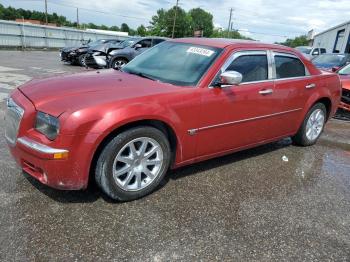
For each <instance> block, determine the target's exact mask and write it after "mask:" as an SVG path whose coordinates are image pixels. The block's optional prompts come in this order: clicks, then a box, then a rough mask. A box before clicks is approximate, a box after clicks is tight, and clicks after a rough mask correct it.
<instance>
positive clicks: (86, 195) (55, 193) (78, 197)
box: [24, 138, 292, 203]
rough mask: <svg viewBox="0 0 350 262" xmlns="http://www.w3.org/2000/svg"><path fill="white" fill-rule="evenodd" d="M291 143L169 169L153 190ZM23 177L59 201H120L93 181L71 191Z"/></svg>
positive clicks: (284, 140)
mask: <svg viewBox="0 0 350 262" xmlns="http://www.w3.org/2000/svg"><path fill="white" fill-rule="evenodd" d="M291 144H292V142H291V139H289V138H286V139H283V140H280V141H278V142H274V143H269V144H266V145H262V146H259V147H255V148H252V149H247V150H243V151H240V152H236V153H232V154H229V155H226V156H222V157H218V158H214V159H210V160H206V161H202V162H199V163H196V164H192V165H189V166H186V167H181V168H178V169H175V170H171V171H169V174H168V175H167V176H166V179H164V180H163V182H161V183H160V185H159V186H158V187H157V189H156V190H155V191H158V190H160V189H162V188H163V187H164V186H165V185H166V184H167V183H168V181H169V180H170V179H173V180H177V179H181V178H184V177H187V176H192V175H197V174H198V173H200V172H203V171H208V170H211V169H215V168H217V167H219V166H224V165H228V164H233V163H235V162H239V161H242V160H245V159H249V158H252V157H255V156H259V155H263V154H267V153H269V152H272V151H275V150H278V149H281V148H285V147H288V146H290V145H291ZM24 177H25V178H26V179H27V180H28V181H29V182H30V183H31V185H32V186H33V187H35V188H36V189H37V190H39V191H40V192H41V193H43V194H45V195H46V196H48V197H49V198H51V199H53V200H54V201H57V202H60V203H93V202H95V201H97V200H98V199H100V198H102V199H103V200H104V201H106V202H108V203H120V202H118V201H116V200H113V199H111V198H109V197H108V196H107V195H105V194H104V193H103V192H101V190H100V189H99V188H98V187H97V185H96V183H95V182H93V183H89V186H88V188H87V189H86V190H77V191H71V190H57V189H53V188H50V187H48V186H46V185H44V184H41V183H40V182H38V181H37V180H36V179H34V178H32V177H31V176H30V175H28V174H26V173H24Z"/></svg>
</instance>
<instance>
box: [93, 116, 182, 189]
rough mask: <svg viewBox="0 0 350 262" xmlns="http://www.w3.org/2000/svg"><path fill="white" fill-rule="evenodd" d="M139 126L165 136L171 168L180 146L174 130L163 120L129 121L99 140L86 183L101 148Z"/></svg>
mask: <svg viewBox="0 0 350 262" xmlns="http://www.w3.org/2000/svg"><path fill="white" fill-rule="evenodd" d="M140 126H149V127H154V128H156V129H158V130H160V131H161V132H163V134H165V135H166V137H167V138H168V141H169V144H170V150H171V153H172V155H171V162H170V166H172V164H173V163H174V161H175V158H176V154H177V152H178V149H179V145H180V144H179V143H180V142H179V139H178V137H177V135H176V132H175V130H174V128H173V127H172V126H171V125H170V124H168V123H166V122H165V121H163V120H158V119H143V120H135V121H131V122H128V123H124V124H123V125H121V126H118V127H116V128H114V129H112V130H111V131H110V132H108V133H107V134H105V135H104V136H103V137H102V138H101V139H100V141H99V143H98V145H97V147H96V148H95V150H94V152H93V157H92V159H91V162H90V168H89V181H88V183H89V182H90V180H91V179H92V178H93V176H94V171H95V168H96V162H97V159H98V157H99V155H100V154H101V152H102V150H103V148H104V147H105V146H106V145H107V144H108V142H109V141H111V140H112V139H113V138H114V137H115V136H116V135H118V134H120V133H122V132H124V131H126V130H129V129H131V128H135V127H140Z"/></svg>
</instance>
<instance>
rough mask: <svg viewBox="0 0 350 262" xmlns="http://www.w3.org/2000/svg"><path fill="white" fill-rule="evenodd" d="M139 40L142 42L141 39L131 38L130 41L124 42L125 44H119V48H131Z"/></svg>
mask: <svg viewBox="0 0 350 262" xmlns="http://www.w3.org/2000/svg"><path fill="white" fill-rule="evenodd" d="M138 40H140V38H130V39H127V40H124V41H123V42H121V43H119V44H118V46H120V47H122V48H125V47H127V46H131V45H132V44H133V43H135V42H136V41H138Z"/></svg>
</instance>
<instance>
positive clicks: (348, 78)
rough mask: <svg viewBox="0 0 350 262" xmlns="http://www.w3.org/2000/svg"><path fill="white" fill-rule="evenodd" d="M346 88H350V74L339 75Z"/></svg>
mask: <svg viewBox="0 0 350 262" xmlns="http://www.w3.org/2000/svg"><path fill="white" fill-rule="evenodd" d="M339 77H340V80H341V82H342V86H343V88H344V89H347V90H350V75H339Z"/></svg>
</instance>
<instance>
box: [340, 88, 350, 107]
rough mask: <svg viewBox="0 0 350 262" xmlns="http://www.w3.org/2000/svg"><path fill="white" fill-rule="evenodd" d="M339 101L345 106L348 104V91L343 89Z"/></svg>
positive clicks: (349, 97) (349, 98)
mask: <svg viewBox="0 0 350 262" xmlns="http://www.w3.org/2000/svg"><path fill="white" fill-rule="evenodd" d="M341 101H342V102H344V103H346V104H350V90H347V89H344V88H343V92H342V96H341Z"/></svg>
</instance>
